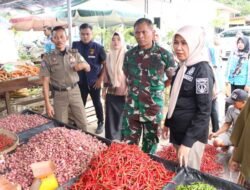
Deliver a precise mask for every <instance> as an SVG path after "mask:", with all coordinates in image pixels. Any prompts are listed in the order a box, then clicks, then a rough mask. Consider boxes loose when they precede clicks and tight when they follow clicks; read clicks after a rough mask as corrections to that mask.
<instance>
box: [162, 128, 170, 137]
mask: <svg viewBox="0 0 250 190" xmlns="http://www.w3.org/2000/svg"><path fill="white" fill-rule="evenodd" d="M168 131H169V129H168V127H166V126H164V127H163V128H162V131H161V136H162V138H163V139H168Z"/></svg>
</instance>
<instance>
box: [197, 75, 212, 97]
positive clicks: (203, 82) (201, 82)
mask: <svg viewBox="0 0 250 190" xmlns="http://www.w3.org/2000/svg"><path fill="white" fill-rule="evenodd" d="M208 92H209V82H208V78H197V79H196V94H208Z"/></svg>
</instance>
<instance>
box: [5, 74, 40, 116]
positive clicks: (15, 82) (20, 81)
mask: <svg viewBox="0 0 250 190" xmlns="http://www.w3.org/2000/svg"><path fill="white" fill-rule="evenodd" d="M41 84H42V82H41V80H40V78H39V76H32V77H22V78H17V79H12V80H7V81H3V82H0V94H4V98H5V105H6V109H7V113H8V114H10V113H11V109H10V92H11V91H15V90H19V89H22V88H30V87H33V86H38V85H41Z"/></svg>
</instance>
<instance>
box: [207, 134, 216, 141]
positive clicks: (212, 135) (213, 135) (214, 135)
mask: <svg viewBox="0 0 250 190" xmlns="http://www.w3.org/2000/svg"><path fill="white" fill-rule="evenodd" d="M215 137H217V135H216V133H211V134H209V136H208V139H209V140H211V139H212V138H215Z"/></svg>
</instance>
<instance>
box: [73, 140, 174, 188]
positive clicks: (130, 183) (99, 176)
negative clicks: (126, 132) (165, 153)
mask: <svg viewBox="0 0 250 190" xmlns="http://www.w3.org/2000/svg"><path fill="white" fill-rule="evenodd" d="M174 175H175V173H174V172H172V171H169V170H167V169H166V168H165V167H164V166H163V165H162V164H161V163H159V162H156V161H153V160H152V159H151V158H150V157H149V156H148V155H147V154H146V153H144V152H142V151H141V150H140V149H139V147H138V146H136V145H127V144H116V143H113V144H111V146H110V147H109V148H108V149H107V150H106V151H104V152H102V153H101V154H99V155H98V156H97V157H95V158H94V159H93V160H92V161H91V163H90V168H89V169H88V170H87V171H86V172H85V173H83V175H82V176H81V178H80V180H79V181H78V182H76V183H75V184H74V185H73V186H72V187H71V190H97V189H98V190H107V189H110V190H111V189H112V190H113V189H114V190H115V189H116V190H118V189H120V190H121V189H123V190H145V189H150V190H158V189H162V188H163V187H164V186H165V185H166V184H167V183H169V182H171V180H172V178H173V177H174Z"/></svg>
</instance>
